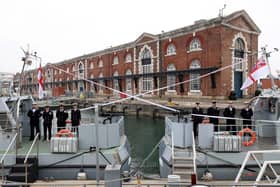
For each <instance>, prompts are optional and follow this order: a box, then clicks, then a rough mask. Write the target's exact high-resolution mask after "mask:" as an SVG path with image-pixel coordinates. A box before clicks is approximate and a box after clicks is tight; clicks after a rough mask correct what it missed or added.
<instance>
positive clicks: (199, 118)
mask: <svg viewBox="0 0 280 187" xmlns="http://www.w3.org/2000/svg"><path fill="white" fill-rule="evenodd" d="M199 104H200V103H199V102H197V103H196V107H194V108H193V109H192V114H201V115H203V110H202V109H201V108H200V106H199ZM192 120H193V133H194V136H195V137H198V124H199V123H201V122H202V120H203V117H202V116H193V115H192Z"/></svg>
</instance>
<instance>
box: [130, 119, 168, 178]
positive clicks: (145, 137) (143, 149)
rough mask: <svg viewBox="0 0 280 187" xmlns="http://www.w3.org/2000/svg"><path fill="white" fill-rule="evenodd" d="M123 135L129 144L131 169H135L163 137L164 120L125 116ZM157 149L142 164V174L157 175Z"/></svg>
mask: <svg viewBox="0 0 280 187" xmlns="http://www.w3.org/2000/svg"><path fill="white" fill-rule="evenodd" d="M125 134H126V135H127V137H128V140H129V142H130V144H131V157H132V167H133V168H135V167H137V166H139V165H141V163H142V162H143V160H144V159H145V158H146V157H147V156H148V155H149V153H150V152H151V151H152V150H153V148H154V147H155V145H156V144H157V143H158V142H159V141H160V139H161V138H162V137H163V136H164V119H160V118H159V119H153V118H152V117H147V116H140V117H139V118H137V117H136V116H125ZM158 155H159V153H158V149H156V151H155V152H154V153H153V155H152V156H151V157H150V159H149V160H147V162H145V164H144V168H143V169H141V171H142V172H144V173H146V174H158V173H159V163H158Z"/></svg>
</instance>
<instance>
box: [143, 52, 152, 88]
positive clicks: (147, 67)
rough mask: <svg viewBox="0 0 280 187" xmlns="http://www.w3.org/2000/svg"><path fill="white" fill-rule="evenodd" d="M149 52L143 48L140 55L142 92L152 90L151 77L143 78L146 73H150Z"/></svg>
mask: <svg viewBox="0 0 280 187" xmlns="http://www.w3.org/2000/svg"><path fill="white" fill-rule="evenodd" d="M151 60H152V59H151V52H150V51H149V50H148V49H147V48H145V49H144V51H143V52H142V55H141V63H142V73H143V81H142V90H143V91H149V90H151V89H152V83H153V80H152V78H151V77H148V76H145V74H147V73H152V61H151Z"/></svg>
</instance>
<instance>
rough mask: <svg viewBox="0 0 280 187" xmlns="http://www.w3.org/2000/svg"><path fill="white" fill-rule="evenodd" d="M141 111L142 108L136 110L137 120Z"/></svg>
mask: <svg viewBox="0 0 280 187" xmlns="http://www.w3.org/2000/svg"><path fill="white" fill-rule="evenodd" d="M141 110H142V108H137V109H136V117H137V118H139V112H140V111H141Z"/></svg>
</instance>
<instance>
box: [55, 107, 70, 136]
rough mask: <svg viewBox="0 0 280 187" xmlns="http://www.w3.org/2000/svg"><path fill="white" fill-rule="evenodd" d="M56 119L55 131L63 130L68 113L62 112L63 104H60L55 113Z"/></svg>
mask: <svg viewBox="0 0 280 187" xmlns="http://www.w3.org/2000/svg"><path fill="white" fill-rule="evenodd" d="M56 118H57V131H60V130H61V129H65V127H66V120H67V118H68V113H67V112H66V111H65V110H64V105H63V103H61V104H60V106H59V109H58V110H57V111H56Z"/></svg>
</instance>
